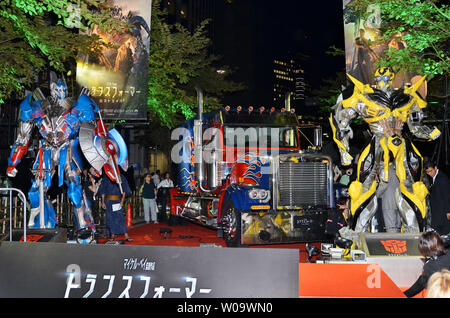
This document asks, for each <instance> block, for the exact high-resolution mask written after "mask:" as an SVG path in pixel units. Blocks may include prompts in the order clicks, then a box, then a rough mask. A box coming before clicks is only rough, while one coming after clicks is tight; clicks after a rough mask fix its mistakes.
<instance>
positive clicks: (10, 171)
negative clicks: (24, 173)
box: [6, 166, 17, 178]
mask: <svg viewBox="0 0 450 318" xmlns="http://www.w3.org/2000/svg"><path fill="white" fill-rule="evenodd" d="M6 174H7V175H8V177H11V178H14V177H15V176H16V175H17V169H16V168H15V167H14V166H8V169H6Z"/></svg>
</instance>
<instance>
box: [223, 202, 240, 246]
mask: <svg viewBox="0 0 450 318" xmlns="http://www.w3.org/2000/svg"><path fill="white" fill-rule="evenodd" d="M221 224H222V233H223V239H224V240H225V243H226V244H227V246H228V247H240V246H241V214H240V213H239V212H238V211H237V210H236V209H235V208H234V205H233V202H231V201H227V202H226V203H225V205H224V207H223V210H222V221H221Z"/></svg>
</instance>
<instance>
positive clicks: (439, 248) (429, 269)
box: [404, 231, 450, 298]
mask: <svg viewBox="0 0 450 318" xmlns="http://www.w3.org/2000/svg"><path fill="white" fill-rule="evenodd" d="M419 251H420V253H421V254H422V255H423V256H424V257H425V263H424V265H423V272H422V275H420V276H419V278H418V279H417V281H416V282H415V283H414V284H413V285H412V286H411V287H410V288H409V289H408V290H407V291H405V292H404V294H405V295H406V297H408V298H409V297H414V296H415V295H417V294H418V293H420V292H421V291H422V290H424V289H425V288H426V287H427V283H428V279H429V278H430V277H431V275H433V274H434V273H436V272H439V271H441V270H442V269H448V270H450V253H448V252H447V251H446V250H445V245H444V242H443V241H442V239H441V237H440V236H439V234H438V233H436V232H434V231H429V232H425V233H423V234H422V235H421V236H420V238H419Z"/></svg>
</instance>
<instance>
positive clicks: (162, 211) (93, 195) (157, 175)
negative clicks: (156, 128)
mask: <svg viewBox="0 0 450 318" xmlns="http://www.w3.org/2000/svg"><path fill="white" fill-rule="evenodd" d="M127 172H128V173H125V172H124V171H121V174H120V177H121V181H122V182H121V188H122V189H121V188H120V187H119V185H118V184H117V183H116V182H112V181H111V180H110V179H109V178H108V177H106V176H101V177H97V176H95V173H94V172H93V171H92V169H84V170H83V171H82V173H81V183H82V187H83V192H84V195H85V197H86V204H87V205H88V208H89V209H90V210H91V212H92V216H93V218H94V223H95V224H99V223H100V220H99V218H100V214H99V211H98V206H99V205H100V207H101V208H102V209H104V210H105V211H106V214H105V220H104V221H105V233H104V236H105V237H106V238H109V239H110V241H114V240H115V238H116V237H117V235H124V236H125V241H128V242H131V241H133V239H132V238H130V237H129V236H128V233H127V227H126V220H125V211H124V205H125V202H126V198H127V197H129V196H131V194H132V193H133V192H134V191H136V182H135V179H134V171H133V170H131V173H130V172H129V171H127ZM138 183H141V184H140V185H139V187H138V191H139V194H140V195H141V196H142V208H143V212H144V221H145V223H153V224H158V223H159V222H167V212H166V206H167V203H168V197H169V195H170V192H169V191H170V188H173V187H174V183H173V181H172V179H171V176H170V173H169V172H166V173H164V174H163V175H162V176H161V172H160V170H156V171H155V172H152V173H145V174H144V176H143V178H142V180H139V181H138ZM99 203H100V204H99Z"/></svg>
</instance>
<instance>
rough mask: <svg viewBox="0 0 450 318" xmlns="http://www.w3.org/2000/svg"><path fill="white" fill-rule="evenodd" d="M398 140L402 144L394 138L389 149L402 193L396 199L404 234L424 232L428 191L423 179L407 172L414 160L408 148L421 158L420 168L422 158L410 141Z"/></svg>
mask: <svg viewBox="0 0 450 318" xmlns="http://www.w3.org/2000/svg"><path fill="white" fill-rule="evenodd" d="M390 138H392V137H390ZM396 138H398V139H401V143H399V141H398V140H397V141H395V140H396V139H395V138H393V139H392V140H390V142H389V149H391V151H392V152H393V154H394V158H395V166H396V174H397V177H398V180H399V182H400V188H399V190H400V191H399V192H397V194H396V198H397V206H398V209H399V212H400V215H401V217H402V220H403V232H405V233H418V232H422V231H423V230H424V225H425V224H424V223H425V219H426V218H425V216H426V196H427V194H428V190H427V187H426V186H425V184H424V183H423V182H422V181H421V178H417V179H416V178H414V177H413V176H412V174H411V171H410V170H409V171H407V170H406V169H409V164H408V161H409V160H411V158H412V156H411V155H408V154H407V148H410V149H412V150H413V151H414V152H415V154H416V155H418V156H419V157H420V166H421V162H422V160H421V159H422V157H421V156H420V153H419V152H418V151H417V149H416V148H415V147H414V146H413V145H412V144H411V143H410V142H409V141H406V140H405V139H403V138H400V137H396ZM410 146H412V147H410ZM419 173H420V172H419ZM416 180H417V181H416Z"/></svg>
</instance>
